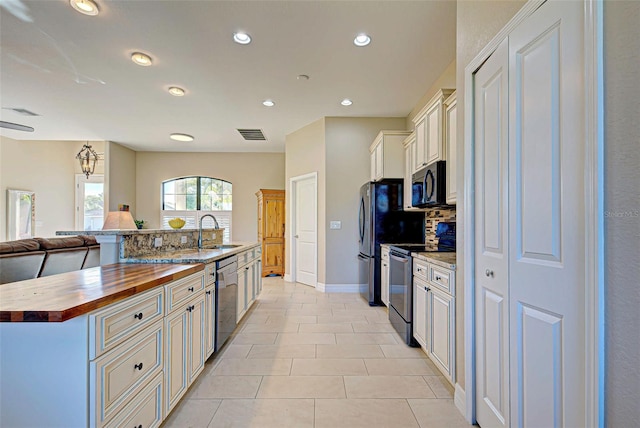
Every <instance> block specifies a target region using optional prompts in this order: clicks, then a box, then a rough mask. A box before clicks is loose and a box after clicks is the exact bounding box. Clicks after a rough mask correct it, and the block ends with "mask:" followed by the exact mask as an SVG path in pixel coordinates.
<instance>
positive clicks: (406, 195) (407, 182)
mask: <svg viewBox="0 0 640 428" xmlns="http://www.w3.org/2000/svg"><path fill="white" fill-rule="evenodd" d="M413 145H415V143H413V144H411V145H408V146H406V147H405V148H404V187H403V195H402V197H403V201H402V203H403V206H404V209H405V210H406V209H411V182H412V178H411V174H413V172H412V171H413V163H412V159H411V146H413Z"/></svg>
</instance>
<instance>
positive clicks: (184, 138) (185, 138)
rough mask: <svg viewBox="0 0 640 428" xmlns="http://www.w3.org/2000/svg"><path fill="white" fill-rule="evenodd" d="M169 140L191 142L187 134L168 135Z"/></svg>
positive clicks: (191, 137) (191, 138) (190, 137)
mask: <svg viewBox="0 0 640 428" xmlns="http://www.w3.org/2000/svg"><path fill="white" fill-rule="evenodd" d="M169 138H171V139H172V140H175V141H193V136H191V135H189V134H179V133H175V134H171V135H169Z"/></svg>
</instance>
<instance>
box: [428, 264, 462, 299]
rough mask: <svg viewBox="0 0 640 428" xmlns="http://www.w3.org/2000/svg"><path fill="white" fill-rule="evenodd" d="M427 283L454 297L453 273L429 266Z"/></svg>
mask: <svg viewBox="0 0 640 428" xmlns="http://www.w3.org/2000/svg"><path fill="white" fill-rule="evenodd" d="M429 282H430V283H431V285H433V286H434V287H436V288H438V289H440V290H442V291H444V292H445V293H449V294H451V295H452V296H455V293H456V290H455V281H454V278H453V272H451V271H450V270H448V269H443V268H441V267H439V266H435V265H429Z"/></svg>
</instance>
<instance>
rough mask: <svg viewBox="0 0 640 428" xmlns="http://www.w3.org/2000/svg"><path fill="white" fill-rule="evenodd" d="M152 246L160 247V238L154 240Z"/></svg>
mask: <svg viewBox="0 0 640 428" xmlns="http://www.w3.org/2000/svg"><path fill="white" fill-rule="evenodd" d="M153 246H154V247H156V248H158V247H161V246H162V238H155V239H154V240H153Z"/></svg>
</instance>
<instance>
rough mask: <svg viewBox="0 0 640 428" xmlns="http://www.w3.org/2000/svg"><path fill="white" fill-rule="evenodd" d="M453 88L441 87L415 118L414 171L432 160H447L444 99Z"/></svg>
mask: <svg viewBox="0 0 640 428" xmlns="http://www.w3.org/2000/svg"><path fill="white" fill-rule="evenodd" d="M453 92H454V90H453V89H441V90H439V91H438V92H437V93H436V95H435V96H434V97H433V98H432V99H431V100H430V101H429V102H428V103H427V105H425V106H424V108H423V109H422V110H420V112H418V114H417V115H416V117H415V118H414V119H413V123H414V125H415V133H416V151H415V153H416V156H415V159H414V161H413V172H415V171H417V170H419V169H420V168H422V167H424V166H427V165H429V164H430V163H432V162H435V161H439V160H446V156H447V155H446V147H445V139H444V136H445V132H444V126H445V124H444V117H445V112H444V101H445V99H447V98H448V97H449V96H450V95H451V93H453Z"/></svg>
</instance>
